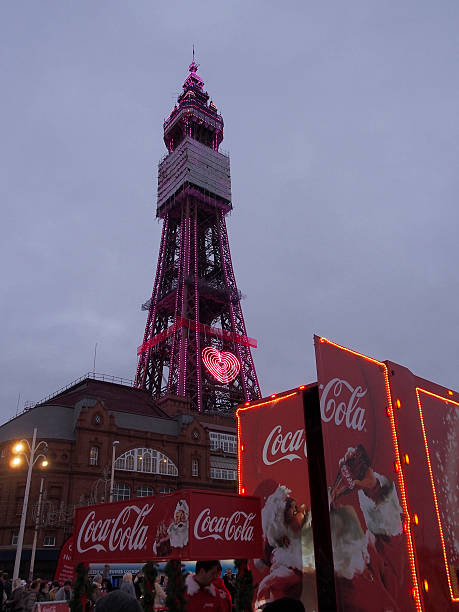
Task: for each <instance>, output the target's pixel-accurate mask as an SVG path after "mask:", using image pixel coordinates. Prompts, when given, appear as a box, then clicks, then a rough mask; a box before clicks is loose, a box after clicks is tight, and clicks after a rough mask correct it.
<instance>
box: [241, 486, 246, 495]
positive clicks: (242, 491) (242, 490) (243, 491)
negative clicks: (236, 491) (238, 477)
mask: <svg viewBox="0 0 459 612" xmlns="http://www.w3.org/2000/svg"><path fill="white" fill-rule="evenodd" d="M241 493H242V495H245V489H244V487H242V489H241Z"/></svg>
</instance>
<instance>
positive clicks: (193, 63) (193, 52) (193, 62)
mask: <svg viewBox="0 0 459 612" xmlns="http://www.w3.org/2000/svg"><path fill="white" fill-rule="evenodd" d="M193 64H194V43H193Z"/></svg>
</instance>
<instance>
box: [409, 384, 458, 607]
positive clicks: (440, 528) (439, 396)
mask: <svg viewBox="0 0 459 612" xmlns="http://www.w3.org/2000/svg"><path fill="white" fill-rule="evenodd" d="M421 393H424V394H425V395H429V396H430V397H433V398H435V399H439V400H442V401H445V398H444V397H441V395H436V394H435V393H431V392H430V391H426V390H425V389H421V388H420V387H416V397H417V398H418V409H419V418H420V421H421V429H422V436H423V438H424V447H425V449H426V457H427V466H428V468H429V476H430V484H431V485H432V493H433V498H434V505H435V512H436V514H437V522H438V529H439V531H440V540H441V547H442V550H443V560H444V563H445V569H446V577H447V579H448V587H449V593H450V595H451V599H452V601H459V597H455V595H454V591H453V584H452V580H451V571H450V566H449V563H448V557H447V555H446V544H445V538H444V537H443V526H442V523H441V519H440V508H439V506H438V500H437V491H436V489H435V481H434V477H433V471H432V464H431V462H430V452H429V445H428V444H427V435H426V428H425V425H424V415H423V412H422V406H421V397H420V394H421ZM448 401H449V402H450V403H452V404H455V405H456V406H459V404H458V403H457V402H453V401H452V400H448Z"/></svg>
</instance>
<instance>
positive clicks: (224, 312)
mask: <svg viewBox="0 0 459 612" xmlns="http://www.w3.org/2000/svg"><path fill="white" fill-rule="evenodd" d="M197 69H198V66H197V64H195V62H194V60H193V62H192V63H191V65H190V67H189V75H188V77H187V78H186V80H185V83H184V84H183V92H182V93H181V94H180V96H179V97H178V100H177V104H176V105H175V106H174V108H173V110H172V112H171V114H170V115H169V117H168V118H167V119H166V121H165V122H164V142H165V144H166V147H167V150H168V154H167V155H166V157H165V158H164V159H163V160H162V161H161V162H160V164H159V168H158V200H157V209H156V216H157V217H158V218H160V219H162V221H163V228H162V236H161V243H160V247H159V256H158V265H157V269H156V276H155V282H154V286H153V292H152V296H151V299H150V300H149V301H148V302H147V303H146V304H145V305H144V306H145V309H148V317H147V325H146V328H145V334H144V338H143V343H142V344H141V346H139V348H138V349H137V354H138V356H139V362H138V366H137V373H136V379H135V386H136V387H138V388H142V389H146V390H148V391H149V392H150V393H151V394H152V395H153V397H155V398H158V399H159V398H161V397H165V396H167V395H176V396H182V397H186V398H188V399H189V401H190V402H191V407H192V408H193V409H195V410H198V411H202V412H210V411H218V412H223V413H229V414H232V413H233V412H234V409H235V408H236V406H237V405H238V404H242V403H243V402H246V401H250V400H254V399H257V398H259V397H260V395H261V394H260V388H259V385H258V379H257V375H256V372H255V366H254V364H253V359H252V353H251V348H255V347H256V341H255V340H254V339H253V338H250V337H248V336H247V333H246V329H245V323H244V317H243V315H242V309H241V292H240V291H239V289H238V287H237V284H236V279H235V276H234V271H233V266H232V263H231V253H230V248H229V242H228V234H227V231H226V221H225V217H226V215H227V214H228V212H229V211H230V210H231V209H232V204H231V178H230V163H229V157H228V156H227V155H224V154H222V153H220V152H219V146H220V143H221V142H222V140H223V119H222V117H221V115H220V114H219V113H218V112H217V108H216V107H215V105H214V104H213V102H212V101H209V95H208V94H207V92H206V91H204V89H203V86H204V82H203V81H202V79H201V77H200V76H199V75H198V73H197Z"/></svg>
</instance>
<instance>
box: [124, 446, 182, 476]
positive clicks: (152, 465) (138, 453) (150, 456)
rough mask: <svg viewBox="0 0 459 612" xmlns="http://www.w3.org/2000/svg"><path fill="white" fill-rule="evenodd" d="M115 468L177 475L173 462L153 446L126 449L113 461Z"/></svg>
mask: <svg viewBox="0 0 459 612" xmlns="http://www.w3.org/2000/svg"><path fill="white" fill-rule="evenodd" d="M115 469H117V470H127V471H129V472H144V473H145V474H164V475H166V476H178V469H177V466H176V465H175V463H174V462H173V461H171V460H170V459H169V457H167V456H166V455H164V454H163V453H160V452H159V451H157V450H155V449H154V448H133V449H132V450H129V451H126V452H125V453H123V454H122V455H120V456H119V457H118V459H117V460H116V461H115Z"/></svg>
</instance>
